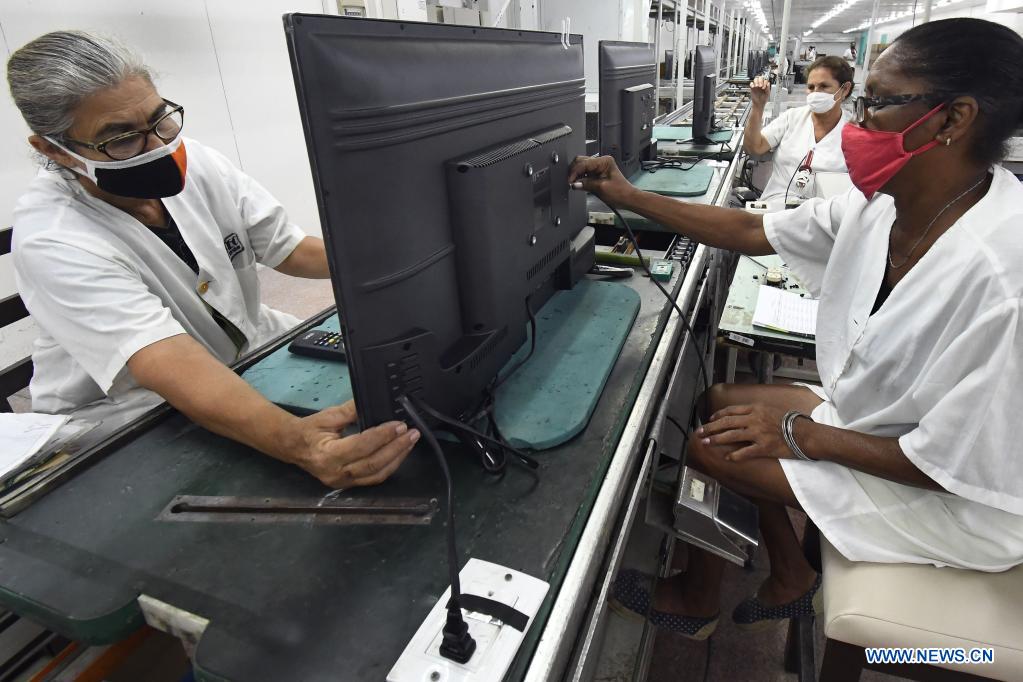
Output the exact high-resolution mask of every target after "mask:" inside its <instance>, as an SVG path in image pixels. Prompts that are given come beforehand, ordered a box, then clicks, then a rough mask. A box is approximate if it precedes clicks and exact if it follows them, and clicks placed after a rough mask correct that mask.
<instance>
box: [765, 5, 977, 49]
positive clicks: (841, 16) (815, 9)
mask: <svg viewBox="0 0 1023 682" xmlns="http://www.w3.org/2000/svg"><path fill="white" fill-rule="evenodd" d="M760 1H761V3H762V6H763V8H764V14H765V15H766V16H767V23H768V27H769V28H770V29H771V32H772V34H773V35H774V37H775V39H777V38H778V37H779V36H780V35H781V20H782V10H783V9H784V2H783V0H760ZM983 2H984V0H951V1H950V0H933V4H932V11H936V10H938V9H939V7H941V6H945V5H954V6H955V7H967V6H970V5H978V4H983ZM924 4H925V0H919V2H914V0H881V1H880V3H879V4H878V11H877V16H878V18H879V20H880V21H882V22H883V21H884V19H886V18H887V17H889V16H892V15H894V14H902V13H905V14H906V17H905V18H906V19H907V20H909V18H910V17H911V16H912V13H913V11H914V6H915V10H916V17H917V20H918V21H922V20H923V13H924ZM838 5H847V7H846V8H845V9H844V10H843V11H841V12H840V13H838V14H836V15H835V16H834V17H833V18H831V19H829V20H828V21H825V22H824V23H823V24H820V25H819V26H818V27H817V28H816V29H813V32H812V33H811V34H810V36H808V37H807V39H808V40H813V39H815V38H816V39H820V38H822V37H830V38H838V37H845V38H850V39H851V36H852V35H856V32H853V33H851V34H850V33H844V31H846V30H847V29H851V28H856V27H859V26H862V25H864V24H867V23H869V22H870V17H871V12H872V10H873V5H874V3H873V0H792V9H791V16H790V18H789V33H790V34H794V35H799V36H802V34H803V33H804V32H805V31H807V30H810V29H811V26H812V24H813V23H814V22H816V21H817V20H818V19H820V18H821V17H823V16H824V15H825V14H827V13H828V12H829V11H831V10H832V9H833V8H835V7H836V6H838ZM878 27H879V29H883V27H884V23H878ZM864 30H865V29H864Z"/></svg>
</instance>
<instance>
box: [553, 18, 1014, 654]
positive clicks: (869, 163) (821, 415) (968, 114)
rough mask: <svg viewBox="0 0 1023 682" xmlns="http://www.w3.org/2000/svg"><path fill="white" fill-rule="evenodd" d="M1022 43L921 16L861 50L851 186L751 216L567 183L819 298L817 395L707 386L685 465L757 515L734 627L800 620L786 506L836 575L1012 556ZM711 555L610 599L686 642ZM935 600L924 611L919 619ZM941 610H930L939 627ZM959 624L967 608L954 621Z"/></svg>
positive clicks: (812, 589)
mask: <svg viewBox="0 0 1023 682" xmlns="http://www.w3.org/2000/svg"><path fill="white" fill-rule="evenodd" d="M1021 63H1023V38H1021V37H1020V36H1019V34H1017V33H1016V32H1015V31H1013V30H1012V29H1010V28H1007V27H1005V26H1002V25H1000V24H995V23H993V22H989V21H984V20H981V19H966V18H963V19H946V20H942V21H932V22H928V23H924V24H920V25H918V26H916V27H915V28H912V29H910V30H908V31H906V32H905V33H903V34H902V35H900V36H899V37H898V38H897V39H896V40H895V41H894V42H893V43H892V44H891V46H890V47H889V48H888V49H887V50H885V52H884V53H883V54H882V55H881V56H880V57H878V59H877V62H876V63H875V65H874V68H872V69H871V71H870V75H869V77H868V79H867V81H866V83H865V93H864V96H863V97H858V98H856V102H855V112H856V116H855V120H854V122H850V123H849V124H848V125H846V126H845V127H844V128H843V129H842V149H843V151H844V153H845V157H846V162H847V164H848V166H849V174H850V177H851V179H852V181H853V183H854V185H855V186H856V189H853V190H850V191H849V192H847V193H845V194H843V195H839V196H835V197H832V198H830V199H811V200H809V201H808V202H806V203H805V204H803V205H802V206H800V207H799V208H797V209H795V210H792V211H782V212H780V213H772V214H768V215H755V214H751V213H748V212H746V211H742V210H736V209H727V208H718V207H713V206H704V205H699V204H692V203H688V202H684V201H677V200H675V199H673V198H668V197H660V196H656V195H653V194H650V193H647V192H642V191H639V190H637V189H636V188H634V187H632V186H631V185H630V184H629V182H628V181H627V180H626V179H625V178H624V177H622V174H621V173H620V172H619V171H618V169H617V168H616V166H615V163H614V159H612V158H610V157H601V158H586V157H580V158H579V159H576V161H575V163H574V165H573V167H572V170H571V172H570V173H569V182H570V183H571V182H574V183H576V186H578V187H580V188H581V189H584V190H588V191H591V192H594V193H595V194H597V195H598V196H599V197H600V198H601V199H602V200H603V201H604V202H606V203H607V204H609V205H611V206H619V207H622V208H625V209H628V210H630V211H633V212H634V213H638V214H639V215H642V216H644V217H645V218H647V219H648V220H651V221H653V222H656V223H659V224H661V225H663V226H664V227H665V228H666V229H670V230H673V231H677V232H679V233H681V234H684V235H686V236H688V237H690V238H692V239H693V240H694V241H698V242H700V243H703V244H707V245H708V246H714V247H717V248H722V249H730V250H734V251H738V252H740V253H744V254H748V255H751V256H755V255H764V254H770V253H777V254H778V255H779V256H781V257H782V258H783V259H784V261H785V262H786V263H787V264H788V266H789V267H790V268H791V269H792V271H793V273H794V274H795V275H796V276H797V277H798V278H799V280H800V281H801V282H802V283H803V284H804V285H806V286H807V288H808V289H810V291H811V292H812V293H813V294H814V295H815V296H816V297H818V298H819V299H820V308H819V312H818V316H817V330H816V348H817V367H818V371H819V372H820V379H821V384H822V385H820V386H809V385H784V384H771V385H766V386H750V385H741V384H717V385H715V386H714V387H713V388H711V389H710V390H709V391H707V392H706V393H705V394H704V398H703V401H704V402H703V403H702V405H703V407H704V408H705V409H704V411H703V413H702V417H701V419H702V426H701V427H700V428H698V429H696V430H695V431H694V432H693V434H692V435H691V436H690V437H689V439H688V445H687V448H686V452H685V457H686V463H687V465H689V466H692V467H694V468H695V469H698V470H700V471H703V472H704V473H706V474H707V475H709V476H711V477H713V478H714V479H716V480H717V481H719V482H720V483H721V485H724V486H726V487H728V488H730V489H732V490H734V491H736V492H738V493H740V494H743V495H745V496H746V497H748V498H750V499H751V500H752V501H753V502H755V503H756V504H757V505H758V507H759V509H760V529H761V536H762V538H763V545H764V548H765V549H766V550H767V555H768V556H769V558H770V564H771V573H770V577H768V579H767V580H766V581H764V583H763V584H762V585H761V586H760V589H759V590H758V591H757V592H756V593H755V594H752V595H750V596H749V598H747V599H746V600H745V601H743V602H742V603H740V604H739V605H738V606H737V607H736V609H735V610H734V611H733V613H732V619H733V620H734V621H735V622H736V623H737V624H738V625H739V626H741V627H750V628H755V627H758V626H760V625H765V624H768V623H770V622H771V621H778V620H784V619H787V618H791V617H794V616H800V615H809V614H812V613H813V612H814V611H815V603H819V602H820V592H819V590H820V586H821V576H820V575H819V574H817V573H816V572H815V571H814V569H813V567H812V566H811V565H810V563H809V562H808V561H807V560H806V558H805V557H804V555H803V552H802V549H801V547H800V544H799V540H798V539H797V536H796V533H795V532H794V529H793V527H792V522H791V520H790V518H789V514H788V509H786V507H788V508H792V509H801V510H803V511H805V512H806V514H807V516H809V518H810V519H811V520H812V521H813V522H814V524H816V526H817V528H819V529H820V532H821V533H822V535H823V536H824V537H825V538H826V539H827V540H828V542H830V543H831V544H832V545H833V546H834V547H835V549H837V550H838V551H839V552H840V553H841V554H842V555H843V556H845V557H846V558H847V559H848V560H850V561H868V562H884V563H914V564H932V565H935V566H944V567H948V568H949V570H955V569H968V570H975V571H992V572H994V571H1005V570H1007V569H1009V568H1011V567H1013V566H1017V565H1020V564H1023V422H1021V420H1020V414H1021V412H1023V391H1021V390H1020V386H1021V385H1023V239H1020V225H1021V224H1023V185H1021V184H1020V182H1019V181H1018V180H1017V179H1016V177H1015V176H1014V175H1013V174H1012V173H1010V172H1009V171H1008V170H1006V169H1005V168H1004V167H1003V166H1002V165H1001V163H1000V161H1001V159H1003V158H1004V155H1005V152H1006V142H1007V140H1008V139H1009V138H1010V137H1011V136H1012V135H1013V133H1014V132H1015V130H1016V128H1017V127H1018V126H1019V125H1020V124H1021V123H1023V97H1021V94H1020V93H1023V71H1021V70H1020V68H1019V65H1020V64H1021ZM724 569H725V565H724V560H723V559H721V558H720V557H717V556H715V555H712V554H710V553H708V552H706V551H703V550H701V549H698V548H696V547H692V546H690V547H689V548H688V562H687V565H686V570H685V572H684V573H682V574H681V575H679V576H676V577H672V578H667V579H663V580H659V581H657V586H656V589H655V590H654V592H653V593H652V594H651V593H649V592H647V589H646V586H648V585H650V584H651V582H653V581H652V578H650V577H649V576H643V575H642V574H638V573H637V572H635V571H623V572H622V573H620V574H619V576H618V579H617V581H616V583H615V588H614V598H615V600H616V601H617V602H618V604H619V605H620V606H622V607H624V608H628V609H629V610H631V611H634V612H636V613H639V614H641V615H643V616H645V617H648V618H649V619H650V620H651V622H652V623H654V624H655V625H657V626H658V627H661V628H665V629H669V630H672V631H673V632H677V633H680V634H682V635H684V636H687V637H693V638H705V637H707V636H708V635H709V634H710V632H712V631H713V630H714V628H715V627H716V626H717V623H718V619H719V610H720V608H721V581H722V577H723V575H724ZM936 608H940V606H939V605H936ZM957 615H958V614H949V616H950V617H955V616H957ZM965 615H966V616H968V617H970V618H978V617H983V615H984V614H965Z"/></svg>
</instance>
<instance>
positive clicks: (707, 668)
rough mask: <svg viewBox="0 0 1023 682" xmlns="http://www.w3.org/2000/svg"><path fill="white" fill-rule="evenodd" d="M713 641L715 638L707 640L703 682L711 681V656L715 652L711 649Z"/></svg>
mask: <svg viewBox="0 0 1023 682" xmlns="http://www.w3.org/2000/svg"><path fill="white" fill-rule="evenodd" d="M713 641H714V638H713V637H708V638H707V660H706V662H705V663H704V664H703V682H707V680H709V679H710V655H711V653H713V651H714V650H713V648H711V642H713Z"/></svg>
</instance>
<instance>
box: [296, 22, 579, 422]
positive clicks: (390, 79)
mask: <svg viewBox="0 0 1023 682" xmlns="http://www.w3.org/2000/svg"><path fill="white" fill-rule="evenodd" d="M284 22H285V30H286V36H287V43H288V49H289V53H290V56H291V65H292V70H293V73H294V78H295V87H296V90H297V93H298V102H299V111H300V114H301V118H302V124H303V128H304V130H305V137H306V144H307V146H308V150H309V159H310V164H311V167H312V175H313V183H314V187H315V190H316V198H317V203H318V205H319V213H320V220H321V224H322V226H323V236H324V240H325V242H326V246H327V256H328V261H329V264H330V271H331V280H332V282H333V288H334V296H335V299H336V301H337V304H338V308H339V315H340V319H341V326H342V330H343V334H344V344H345V351H346V353H347V358H348V369H349V372H350V374H351V379H352V389H353V392H354V395H355V402H356V404H357V406H358V412H359V423H360V426H361V427H362V428H367V427H370V426H373V425H376V424H379V423H382V422H385V421H389V420H392V419H404V418H405V412H404V410H403V408H402V406H401V404H400V402H399V401H400V399H402V398H405V397H408V398H410V399H412V398H416V399H418V400H420V401H421V402H422V403H425V404H427V405H429V406H430V407H432V408H433V409H434V410H436V411H438V412H441V413H444V414H446V415H448V416H449V417H453V418H456V419H461V420H464V419H466V418H467V416H468V415H469V414H471V413H474V412H475V411H476V410H477V409H478V408H479V406H480V405H481V403H483V402H484V401H485V398H486V394H487V391H488V390H489V388H490V386H491V384H492V382H493V380H494V378H495V377H496V376H497V374H498V372H499V371H500V370H501V368H502V367H503V366H504V365H505V364H506V363H507V361H508V360H509V359H510V358H511V357H512V355H513V353H514V352H515V351H516V350H517V349H518V348H519V347H520V346H522V344H523V343H524V342H525V341H526V340H527V323H528V321H529V316H530V313H531V312H535V311H537V310H539V308H540V307H541V306H542V305H543V303H544V302H545V301H546V300H547V299H548V298H549V297H550V296H551V295H552V294H553V293H554V291H555V290H556V289H558V288H569V287H571V285H572V284H573V283H574V281H575V278H576V277H577V276H579V275H578V272H579V268H578V267H577V268H575V269H573V267H572V266H573V262H572V259H571V253H572V248H571V242H572V240H573V238H574V237H575V236H577V235H578V234H579V232H580V231H581V230H582V229H583V227H584V226H585V222H586V207H585V195H584V194H583V193H582V192H571V190H570V188H569V185H568V168H569V166H570V164H571V162H572V159H573V158H574V157H575V156H576V155H579V154H582V153H583V151H584V149H585V139H584V131H585V113H584V92H585V80H584V77H583V48H582V37H581V36H578V35H573V36H570V38H569V40H568V48H567V49H566V47H565V46H564V45H563V44H562V42H561V35H560V34H557V33H541V32H534V31H517V30H506V29H491V28H481V27H478V26H476V27H472V26H457V25H448V24H428V23H415V22H408V21H388V20H373V19H361V18H345V17H337V16H320V15H306V14H289V15H285V18H284ZM590 258H592V255H591V256H590ZM575 265H576V266H578V265H579V264H578V263H575ZM588 269H589V265H588V264H584V268H583V269H582V272H585V271H586V270H588ZM527 306H528V310H527Z"/></svg>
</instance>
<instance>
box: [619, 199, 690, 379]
mask: <svg viewBox="0 0 1023 682" xmlns="http://www.w3.org/2000/svg"><path fill="white" fill-rule="evenodd" d="M610 208H611V211H613V212H614V214H615V215H616V216H617V217H618V220H620V221H622V225H623V226H624V227H625V232H626V233H627V234H628V235H629V241H631V242H632V247H633V249H635V253H636V257H637V258H639V265H640V267H641V268H643V271H644V272H646V274H647V277H649V278H650V281H651V282H653V283H654V284H655V285H656V286H657V288H658V289H660V291H661V293H662V294H664V298H666V299H667V300H668V303H670V304H671V306H672V307H673V308H674V309H675V312H677V313H678V316H679V319H680V320H682V324H683V325H685V328H686V331H688V332H689V335H690V336H691V337H692V338H693V343H694V345H695V343H696V332H695V331H693V327H692V325H690V324H689V320H687V319H686V316H685V313H683V312H682V309H681V308H679V307H678V303H676V302H675V299H674V298H672V297H671V294H669V293H668V290H667V289H665V288H664V287H663V286H661V283H660V282H658V281H657V278H656V277H654V275H653V273H652V272H650V268H649V267H648V266H647V264H646V259H644V258H643V254H642V252H640V250H639V241H638V240H637V239H636V234H635V233H634V232H633V231H632V226H631V225H629V221H628V220H626V219H625V216H623V215H622V214H621V213H620V212H619V211H618V209H617V208H615V207H614V206H610ZM697 359H698V360H699V361H700V373H701V374H702V375H703V383H704V386H705V387H706V388H710V373H709V372H708V371H707V364H706V363H705V362H704V361H703V353H700V354H699V355H698V356H697Z"/></svg>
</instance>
